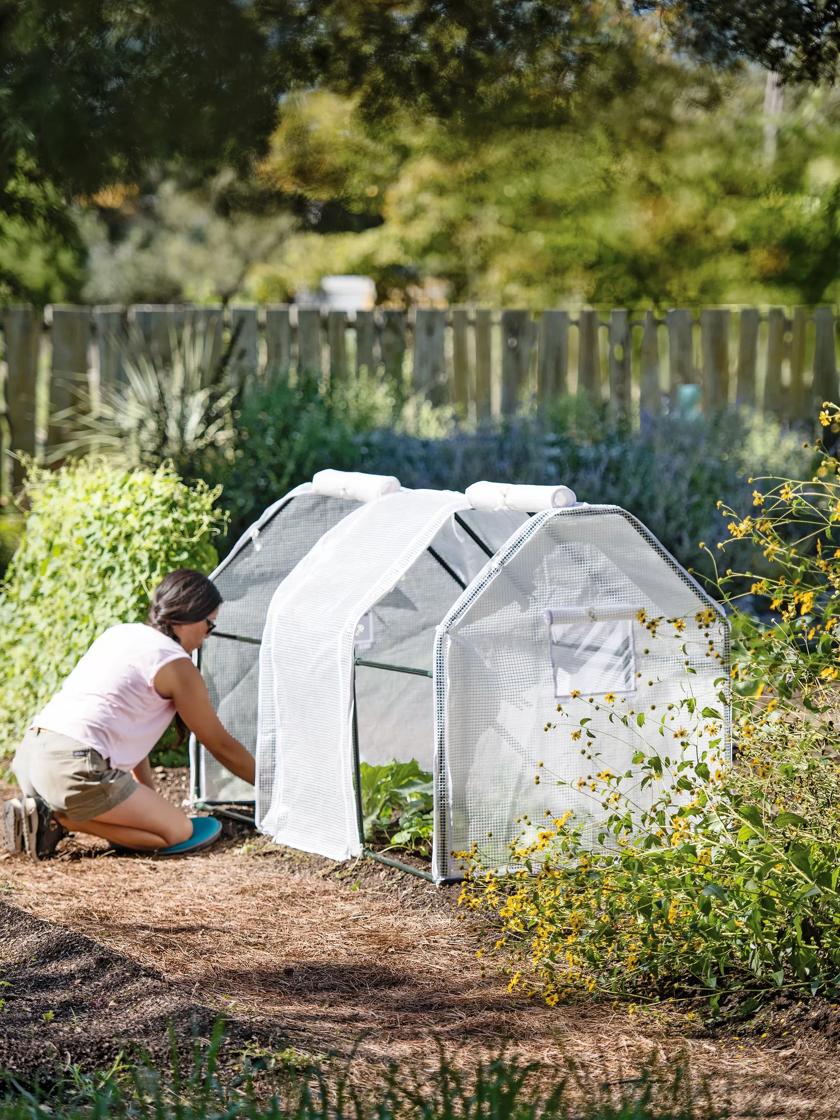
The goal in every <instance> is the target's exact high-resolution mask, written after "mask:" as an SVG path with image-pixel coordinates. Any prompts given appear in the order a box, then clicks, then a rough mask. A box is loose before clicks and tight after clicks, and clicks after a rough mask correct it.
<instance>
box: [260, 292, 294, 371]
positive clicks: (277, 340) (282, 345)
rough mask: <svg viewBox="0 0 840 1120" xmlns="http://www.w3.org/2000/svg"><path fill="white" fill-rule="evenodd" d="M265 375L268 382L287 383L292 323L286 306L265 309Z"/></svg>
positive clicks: (290, 356) (278, 305) (275, 305)
mask: <svg viewBox="0 0 840 1120" xmlns="http://www.w3.org/2000/svg"><path fill="white" fill-rule="evenodd" d="M265 354H266V358H265V375H266V379H267V380H268V381H269V382H272V381H288V380H289V370H290V369H291V365H292V321H291V316H290V314H289V308H288V307H287V306H286V304H282V303H276V304H271V305H270V306H269V307H267V308H266V309H265Z"/></svg>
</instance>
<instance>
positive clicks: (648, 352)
mask: <svg viewBox="0 0 840 1120" xmlns="http://www.w3.org/2000/svg"><path fill="white" fill-rule="evenodd" d="M640 357H641V369H640V371H639V414H640V416H641V418H642V421H643V422H645V421H647V420H649V419H650V418H651V417H653V416H659V415H660V414H661V412H662V385H661V381H660V376H661V375H660V372H659V323H658V321H657V318H656V315H655V314H654V313H653V312H652V311H646V312H645V319H644V327H643V329H642V351H641V355H640Z"/></svg>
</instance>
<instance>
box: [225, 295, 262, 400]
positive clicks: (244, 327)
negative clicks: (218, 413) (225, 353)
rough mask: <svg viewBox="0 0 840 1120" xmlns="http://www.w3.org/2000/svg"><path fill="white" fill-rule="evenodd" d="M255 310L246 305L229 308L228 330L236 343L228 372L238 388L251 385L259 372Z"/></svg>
mask: <svg viewBox="0 0 840 1120" xmlns="http://www.w3.org/2000/svg"><path fill="white" fill-rule="evenodd" d="M257 326H258V324H257V309H256V307H249V306H247V305H240V306H238V307H231V309H230V329H231V333H232V334H233V333H234V332H236V341H235V342H234V344H233V350H232V352H231V355H230V366H229V368H230V372H231V374H232V376H233V377H234V378H235V379H236V381H237V382H238V384H239V385H240V387H242V388H244V387H245V386H246V385H247V384H251V385H253V384H254V383H255V382H256V380H257V375H258V372H259V366H258V363H259V359H258V354H259V349H258V345H259V344H258V342H257Z"/></svg>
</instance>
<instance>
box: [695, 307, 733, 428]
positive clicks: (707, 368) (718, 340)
mask: <svg viewBox="0 0 840 1120" xmlns="http://www.w3.org/2000/svg"><path fill="white" fill-rule="evenodd" d="M700 350H701V353H702V357H703V409H704V411H705V412H706V414H707V415H708V414H710V413H711V412H712V411H713V410H714V409H717V408H726V406H727V404H728V403H729V312H728V311H723V310H719V309H713V310H708V311H702V312H701V313H700Z"/></svg>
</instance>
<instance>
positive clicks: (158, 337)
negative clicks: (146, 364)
mask: <svg viewBox="0 0 840 1120" xmlns="http://www.w3.org/2000/svg"><path fill="white" fill-rule="evenodd" d="M128 317H129V322H130V323H132V324H133V325H134V327H135V330H136V332H137V333H138V334H139V335H140V337H141V338H142V339H143V340H144V341H145V343H146V345H147V346H148V348H149V355H150V357H151V358H152V360H153V361H156V362H167V361H169V359H170V356H171V353H172V341H173V336H174V337H175V338H177V337H178V335H179V334H180V331H181V328H182V326H183V323H184V317H185V309H184V308H179V307H175V306H170V305H169V304H152V303H148V304H138V305H136V306H134V307H131V308H129V312H128Z"/></svg>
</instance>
